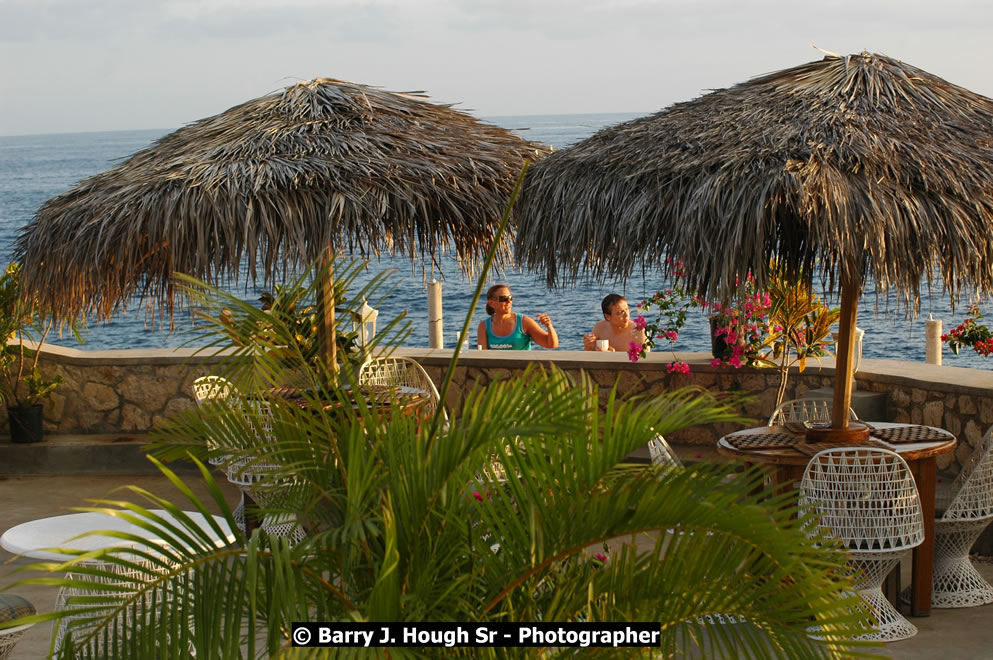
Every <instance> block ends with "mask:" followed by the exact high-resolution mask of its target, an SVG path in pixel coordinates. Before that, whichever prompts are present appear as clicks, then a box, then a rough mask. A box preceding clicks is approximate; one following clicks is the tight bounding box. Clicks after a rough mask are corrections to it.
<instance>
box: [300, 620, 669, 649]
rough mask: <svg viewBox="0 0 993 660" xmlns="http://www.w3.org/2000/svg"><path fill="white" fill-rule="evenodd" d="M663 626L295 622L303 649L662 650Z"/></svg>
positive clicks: (656, 624) (654, 624) (649, 624)
mask: <svg viewBox="0 0 993 660" xmlns="http://www.w3.org/2000/svg"><path fill="white" fill-rule="evenodd" d="M660 634H661V632H660V628H659V624H658V623H650V622H635V623H347V622H346V623H310V622H294V623H293V629H292V633H291V638H292V642H293V646H298V647H380V648H387V647H394V646H412V647H418V646H423V647H457V646H505V647H523V646H529V647H530V646H537V647H543V646H559V647H582V648H604V647H645V646H652V647H654V646H658V645H659V636H660Z"/></svg>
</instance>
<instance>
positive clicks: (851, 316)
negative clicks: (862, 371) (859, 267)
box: [831, 275, 860, 430]
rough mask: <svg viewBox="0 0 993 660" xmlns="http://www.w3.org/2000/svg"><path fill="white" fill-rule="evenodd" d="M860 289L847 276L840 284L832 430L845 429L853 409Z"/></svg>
mask: <svg viewBox="0 0 993 660" xmlns="http://www.w3.org/2000/svg"><path fill="white" fill-rule="evenodd" d="M859 293H860V291H859V287H858V285H857V284H856V283H855V282H854V281H853V280H852V278H850V277H849V276H847V275H844V276H843V279H842V282H841V317H840V318H839V320H838V352H837V354H836V355H835V358H836V359H835V370H834V401H833V408H832V410H831V428H833V429H842V430H843V429H847V428H848V410H849V409H850V408H851V406H852V353H853V350H852V349H853V348H854V346H855V322H856V320H857V318H856V317H857V316H858V312H859Z"/></svg>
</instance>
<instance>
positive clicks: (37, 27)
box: [0, 0, 993, 135]
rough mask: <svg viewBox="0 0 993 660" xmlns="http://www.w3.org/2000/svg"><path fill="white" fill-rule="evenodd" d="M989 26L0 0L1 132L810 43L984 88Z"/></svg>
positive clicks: (598, 96) (546, 78) (601, 8)
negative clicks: (303, 86) (327, 82)
mask: <svg viewBox="0 0 993 660" xmlns="http://www.w3.org/2000/svg"><path fill="white" fill-rule="evenodd" d="M991 34H993V3H989V2H987V0H975V1H974V2H965V1H962V0H944V2H941V3H939V2H937V1H936V0H929V1H926V2H921V1H917V0H898V1H889V0H885V1H879V0H876V1H874V0H860V1H853V0H835V1H832V0H820V1H818V2H808V1H806V0H790V1H784V0H699V1H694V0H323V1H318V0H270V1H268V2H264V1H261V0H0V135H24V134H37V133H64V132H81V131H107V130H131V129H152V128H155V129H171V128H178V127H180V126H183V125H185V124H188V123H190V122H193V121H196V120H197V119H200V118H202V117H206V116H210V115H214V114H217V113H219V112H223V111H224V110H226V109H227V108H229V107H231V106H234V105H237V104H239V103H242V102H244V101H246V100H249V99H251V98H255V97H258V96H262V95H265V94H268V93H270V92H273V91H276V90H279V89H281V88H283V87H286V86H288V85H291V84H293V83H295V82H298V81H301V80H309V79H312V78H317V77H328V78H338V79H343V80H350V81H353V82H358V83H364V84H368V85H374V86H378V87H382V88H384V89H388V90H392V91H401V92H402V91H424V92H426V93H427V95H428V96H429V97H430V99H431V100H433V101H435V102H439V103H455V104H457V105H456V107H458V108H460V109H462V110H467V111H471V112H472V113H473V114H475V115H477V116H479V117H500V116H507V115H533V114H566V113H606V112H631V113H641V112H644V113H646V114H647V113H649V112H655V111H657V110H660V109H662V108H664V107H666V106H668V105H670V104H672V103H675V102H678V101H686V100H689V99H692V98H695V97H697V96H699V95H701V94H703V93H705V92H707V91H708V90H710V89H716V88H721V87H728V86H730V85H733V84H735V83H737V82H742V81H744V80H747V79H749V78H751V77H754V76H757V75H760V74H763V73H768V72H771V71H777V70H780V69H785V68H788V67H791V66H795V65H798V64H802V63H804V62H809V61H813V60H817V59H820V58H821V57H822V56H823V53H822V52H821V51H820V50H818V49H823V50H824V51H827V52H832V53H838V54H849V53H858V52H862V51H872V52H879V53H884V54H886V55H889V56H891V57H894V58H896V59H899V60H903V61H904V62H907V63H909V64H912V65H914V66H917V67H919V68H922V69H925V70H927V71H929V72H931V73H933V74H935V75H938V76H941V77H942V78H945V79H946V80H948V81H950V82H952V83H955V84H958V85H961V86H963V87H966V88H969V89H971V90H973V91H975V92H978V93H980V94H984V95H986V96H993V76H991V75H989V66H990V62H993V39H991V38H990V35H991ZM812 46H816V48H814V47H812Z"/></svg>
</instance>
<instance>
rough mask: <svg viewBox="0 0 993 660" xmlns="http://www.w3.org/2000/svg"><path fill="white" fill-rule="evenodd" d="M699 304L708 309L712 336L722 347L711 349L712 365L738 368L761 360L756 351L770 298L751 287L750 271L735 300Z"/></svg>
mask: <svg viewBox="0 0 993 660" xmlns="http://www.w3.org/2000/svg"><path fill="white" fill-rule="evenodd" d="M700 306H701V307H703V308H704V309H705V310H708V311H709V312H710V313H711V317H712V318H713V319H714V322H713V328H714V330H713V333H714V337H715V338H717V339H719V340H721V341H722V342H723V349H722V350H716V349H715V351H714V354H715V357H714V361H713V362H712V363H711V364H712V365H713V366H715V367H728V366H730V367H734V368H735V369H740V368H741V367H743V366H749V365H759V364H762V358H761V357H760V356H759V353H760V351H761V350H762V349H763V348H764V347H765V345H766V337H767V336H768V335H769V310H770V308H771V306H772V301H771V298H770V296H769V293H768V292H765V291H757V290H756V289H755V279H754V278H753V277H752V275H751V273H749V274H748V277H747V278H746V279H745V288H744V291H743V292H742V293H741V295H740V297H739V298H738V300H736V301H734V302H732V303H731V304H730V305H724V304H722V303H720V302H701V303H700Z"/></svg>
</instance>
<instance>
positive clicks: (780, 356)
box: [763, 264, 841, 406]
mask: <svg viewBox="0 0 993 660" xmlns="http://www.w3.org/2000/svg"><path fill="white" fill-rule="evenodd" d="M767 290H768V292H769V298H770V308H769V334H768V336H767V337H766V339H765V342H764V344H763V348H765V349H767V351H766V353H765V355H764V356H763V357H764V359H766V360H768V361H770V362H774V363H775V364H776V365H777V367H778V368H779V374H780V379H779V392H778V396H777V398H776V405H777V406H778V405H779V404H780V403H782V402H783V398H784V397H785V395H786V384H787V379H788V378H789V370H790V367H792V366H794V365H795V366H796V367H797V369H798V370H799V371H800V372H803V370H804V369H805V368H806V367H807V359H808V358H814V359H816V360H817V361H818V363H819V362H820V359H821V357H823V356H825V355H829V354H830V352H829V351H828V349H827V344H828V342H829V341H830V335H831V327H832V326H833V325H834V324H835V323H837V322H838V317H839V316H840V315H841V311H840V310H839V309H838V308H836V307H835V308H831V307H828V306H827V305H825V304H823V303H822V302H821V299H820V297H819V296H818V295H817V294H815V293H814V292H812V291H811V290H810V287H809V286H807V285H806V284H805V283H804V282H802V281H800V280H798V279H797V278H795V277H789V276H788V275H787V274H786V273H784V272H782V271H781V270H779V269H777V268H776V266H775V264H773V265H772V267H771V270H770V274H769V278H768V284H767Z"/></svg>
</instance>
